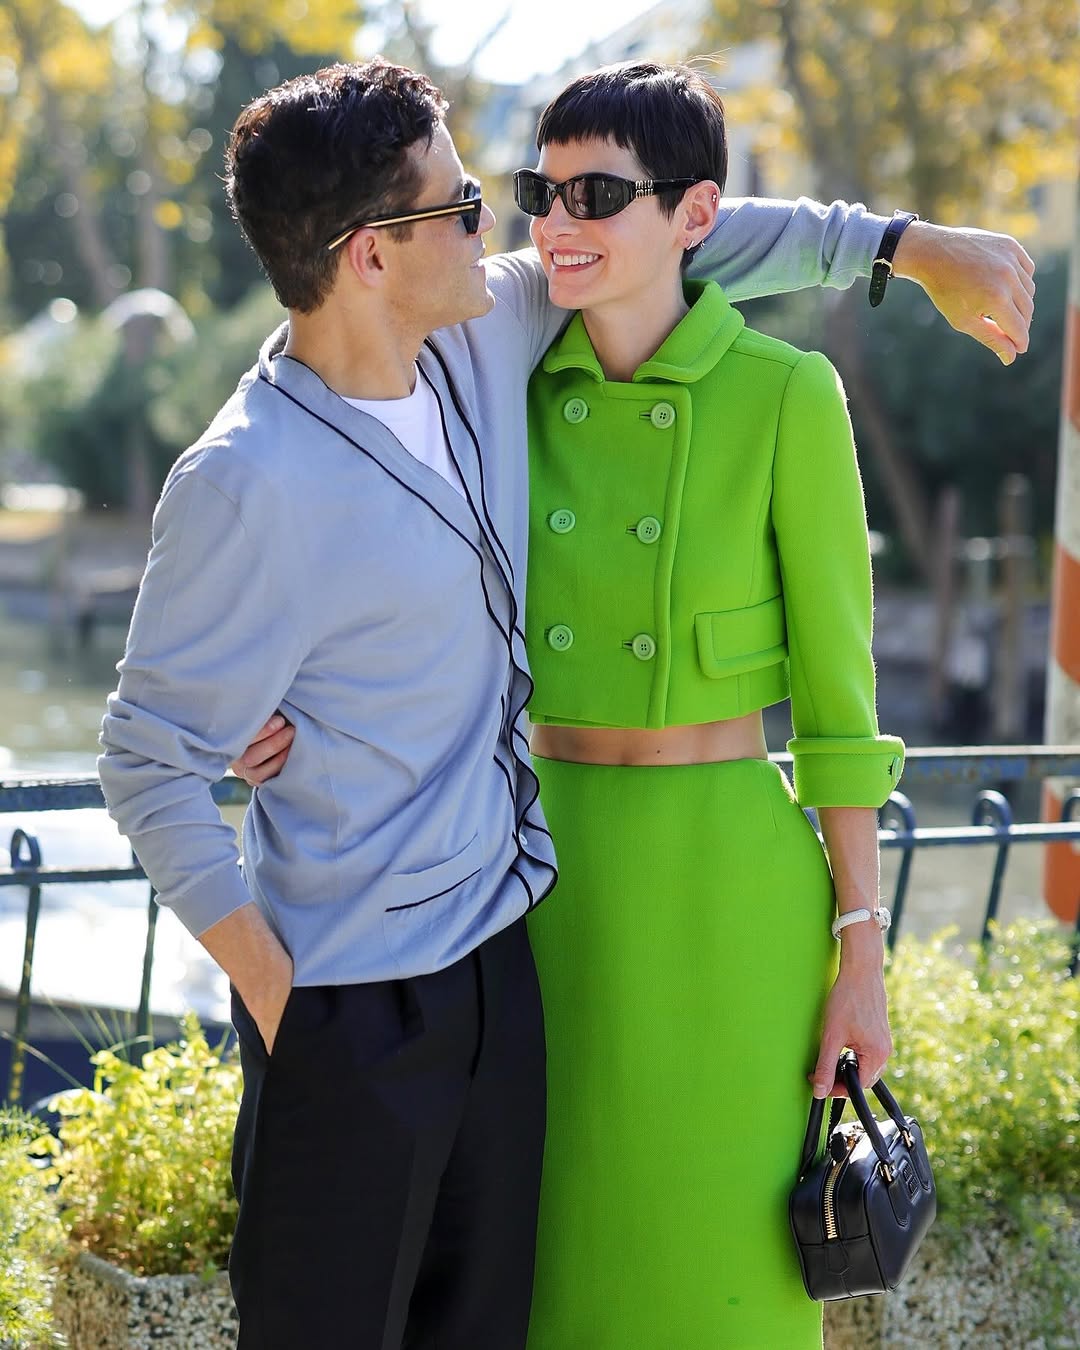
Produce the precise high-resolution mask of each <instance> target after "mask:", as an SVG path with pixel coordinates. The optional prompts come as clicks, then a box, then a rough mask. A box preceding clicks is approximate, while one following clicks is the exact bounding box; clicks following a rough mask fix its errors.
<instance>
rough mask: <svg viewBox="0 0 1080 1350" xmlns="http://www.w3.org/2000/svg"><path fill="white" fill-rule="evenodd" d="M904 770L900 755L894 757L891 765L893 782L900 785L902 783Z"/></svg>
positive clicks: (890, 771)
mask: <svg viewBox="0 0 1080 1350" xmlns="http://www.w3.org/2000/svg"><path fill="white" fill-rule="evenodd" d="M903 770H904V761H903V759H901V757H900V756H899V755H893V757H892V761H891V762H890V764H889V777H890V778H891V779H892V780H893V782H894V783H898V782H899V781H900V775H901V773H902V772H903Z"/></svg>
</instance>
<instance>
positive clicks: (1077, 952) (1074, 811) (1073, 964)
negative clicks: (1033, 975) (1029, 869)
mask: <svg viewBox="0 0 1080 1350" xmlns="http://www.w3.org/2000/svg"><path fill="white" fill-rule="evenodd" d="M1074 820H1080V788H1073V790H1072V791H1071V792H1068V793H1066V795H1065V800H1064V801H1063V802H1062V803H1061V823H1062V824H1063V825H1067V824H1070V823H1071V822H1072V821H1074ZM1078 899H1080V897H1078ZM1078 969H1080V906H1078V907H1077V911H1076V925H1075V927H1074V928H1073V935H1072V960H1071V961H1070V962H1069V974H1070V975H1072V976H1074V977H1075V975H1076V972H1077V970H1078Z"/></svg>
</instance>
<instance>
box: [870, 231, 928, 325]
mask: <svg viewBox="0 0 1080 1350" xmlns="http://www.w3.org/2000/svg"><path fill="white" fill-rule="evenodd" d="M918 219H919V217H918V216H916V215H914V214H913V213H912V212H911V211H896V212H894V213H893V218H892V220H890V221H889V223H888V225H886V226H885V233H884V234H883V235H882V236H881V244H880V246H879V248H878V251H877V257H876V258H875V259H874V266H873V269H872V270H871V272H870V307H871V308H872V309H876V308H877V307H878V305H880V304H881V302H882V300H884V299H885V287H886V286H887V285H888V284H889V278H890V277H891V276H892V260H893V254H894V253H895V252H896V246H897V244H898V243H899V242H900V236H901V235H902V234H903V233H904V231H905V230H906V229H907V227H908V226H909V225H910V224H911V222H912V221H913V220H918Z"/></svg>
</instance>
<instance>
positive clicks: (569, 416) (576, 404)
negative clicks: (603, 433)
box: [562, 398, 655, 424]
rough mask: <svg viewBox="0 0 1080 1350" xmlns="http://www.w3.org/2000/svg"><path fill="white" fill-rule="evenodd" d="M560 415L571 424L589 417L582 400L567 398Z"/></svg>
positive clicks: (587, 406)
mask: <svg viewBox="0 0 1080 1350" xmlns="http://www.w3.org/2000/svg"><path fill="white" fill-rule="evenodd" d="M653 411H655V409H654V410H653ZM562 415H563V416H564V417H565V418H566V420H567V421H568V422H570V423H572V424H573V423H577V422H584V421H585V419H586V417H588V415H589V405H588V404H587V403H586V402H585V400H584V399H583V398H568V399H567V400H566V402H565V403H564V404H563V410H562Z"/></svg>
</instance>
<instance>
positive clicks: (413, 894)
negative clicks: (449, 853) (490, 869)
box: [387, 834, 481, 913]
mask: <svg viewBox="0 0 1080 1350" xmlns="http://www.w3.org/2000/svg"><path fill="white" fill-rule="evenodd" d="M480 852H481V850H480V836H479V835H478V834H474V835H473V837H472V838H471V839H470V840H469V842H468V843H467V844H466V845H465V847H464V848H463V849H462V850H461V852H460V853H455V854H454V856H453V857H452V858H447V859H446V861H445V862H440V863H436V864H435V865H434V866H433V867H424V868H422V869H421V870H420V871H417V872H394V873H393V874H392V875H391V877H390V897H391V899H392V900H393V904H391V905H388V906H387V912H388V913H389V911H390V910H392V909H412V908H413V907H414V906H415V905H423V904H425V903H426V902H427V901H428V900H437V899H438V898H439V896H441V895H446V894H447V893H448V892H449V891H452V890H455V889H456V888H457V887H458V886H461V885H463V884H464V883H465V882H466V881H469V880H470V879H471V878H472V877H474V876H476V874H477V873H478V872H479V871H480V863H481V858H480Z"/></svg>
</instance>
